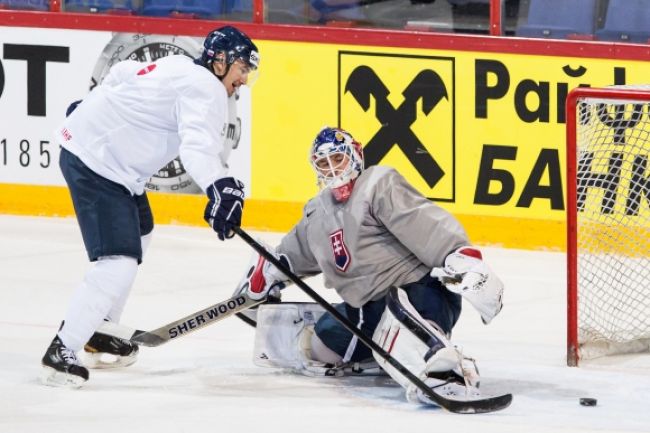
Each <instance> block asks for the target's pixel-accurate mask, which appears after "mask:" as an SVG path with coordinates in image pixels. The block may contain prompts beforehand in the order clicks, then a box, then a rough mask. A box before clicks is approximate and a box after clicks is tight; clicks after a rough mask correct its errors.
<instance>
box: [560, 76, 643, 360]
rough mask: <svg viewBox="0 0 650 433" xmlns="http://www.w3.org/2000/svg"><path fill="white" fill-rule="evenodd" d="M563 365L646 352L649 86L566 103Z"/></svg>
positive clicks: (592, 92) (582, 93)
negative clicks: (565, 358) (565, 336)
mask: <svg viewBox="0 0 650 433" xmlns="http://www.w3.org/2000/svg"><path fill="white" fill-rule="evenodd" d="M566 109H567V113H566V127H567V278H568V284H567V289H568V290H567V291H568V308H567V314H568V317H567V337H568V338H567V364H568V365H571V366H577V365H578V362H579V361H580V360H585V359H592V358H596V357H600V356H605V355H612V354H620V353H631V352H643V351H648V349H649V348H650V163H649V161H648V159H649V157H650V85H644V86H611V87H606V88H599V89H592V88H577V89H574V90H573V91H572V92H570V93H569V96H568V98H567V103H566Z"/></svg>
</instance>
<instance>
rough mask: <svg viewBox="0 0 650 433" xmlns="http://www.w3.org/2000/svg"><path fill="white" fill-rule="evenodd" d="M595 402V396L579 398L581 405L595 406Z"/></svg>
mask: <svg viewBox="0 0 650 433" xmlns="http://www.w3.org/2000/svg"><path fill="white" fill-rule="evenodd" d="M596 403H598V400H596V399H595V398H587V397H583V398H581V399H580V404H581V405H582V406H596Z"/></svg>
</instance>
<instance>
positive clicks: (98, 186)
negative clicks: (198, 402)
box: [42, 26, 259, 386]
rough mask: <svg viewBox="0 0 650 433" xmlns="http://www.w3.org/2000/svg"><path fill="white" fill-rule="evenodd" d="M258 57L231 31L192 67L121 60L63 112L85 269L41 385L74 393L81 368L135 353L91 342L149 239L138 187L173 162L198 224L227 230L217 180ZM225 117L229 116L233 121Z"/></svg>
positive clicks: (231, 196) (239, 193)
mask: <svg viewBox="0 0 650 433" xmlns="http://www.w3.org/2000/svg"><path fill="white" fill-rule="evenodd" d="M258 64H259V53H258V50H257V47H256V46H255V44H254V43H253V42H252V41H251V39H250V38H249V37H248V36H246V35H245V34H244V33H242V32H241V31H240V30H238V29H236V28H234V27H231V26H226V27H221V28H218V29H216V30H214V31H212V32H211V33H210V34H209V35H208V36H207V37H206V39H205V42H204V44H203V52H202V54H201V56H200V57H199V58H197V59H195V60H193V59H191V58H189V57H186V56H181V55H173V56H169V57H164V58H162V59H159V60H157V61H155V62H152V63H148V64H147V63H144V64H143V63H139V62H135V61H131V60H125V61H123V62H121V63H118V64H116V65H115V66H113V67H112V69H111V71H110V73H109V74H108V75H107V76H106V78H105V79H104V81H103V82H102V83H101V85H99V86H97V87H96V88H95V89H94V90H93V91H91V92H90V93H89V94H88V95H87V96H86V97H85V98H84V100H83V101H82V102H81V103H80V104H78V103H74V104H72V105H71V106H70V108H69V109H68V112H67V113H66V114H67V115H69V116H68V117H67V118H66V120H65V122H64V123H63V125H62V126H61V127H60V128H59V129H58V130H57V131H56V136H57V141H58V142H59V144H60V145H61V154H60V158H59V164H60V167H61V171H62V173H63V176H64V178H65V180H66V183H67V184H68V187H69V190H70V194H71V196H72V201H73V204H74V208H75V213H76V215H77V220H78V222H79V226H80V228H81V233H82V236H83V241H84V244H85V247H86V250H87V253H88V258H89V259H90V261H91V262H94V263H93V266H92V267H91V268H90V269H89V270H88V271H87V273H86V275H85V277H84V279H83V281H82V283H81V284H80V285H79V287H78V288H77V290H76V292H75V293H74V295H73V298H72V300H71V303H70V305H69V308H68V311H67V313H66V314H65V319H64V321H63V323H62V326H61V328H60V329H59V331H58V333H57V335H56V337H55V338H54V340H53V341H52V343H51V345H50V346H49V348H48V349H47V352H46V353H45V356H44V357H43V359H42V364H43V367H44V371H43V376H42V378H43V381H44V383H46V384H48V385H70V386H79V385H81V384H82V383H83V382H85V381H86V380H87V379H88V370H87V369H86V367H85V366H83V365H82V364H81V363H80V362H79V360H78V358H77V352H79V351H81V350H82V349H84V350H85V352H86V353H87V355H88V356H87V357H86V358H87V359H88V361H87V365H88V366H91V367H92V366H96V367H106V366H124V365H129V364H131V363H133V362H134V361H135V359H136V355H137V353H138V347H137V346H136V345H134V344H132V343H131V342H129V341H125V340H120V339H117V338H112V337H107V336H104V335H102V334H97V333H95V330H96V329H97V328H99V326H100V325H101V323H102V321H104V320H109V321H115V322H117V321H119V319H120V315H121V313H122V310H123V308H124V304H125V302H126V299H127V297H128V295H129V291H130V288H131V285H132V283H133V281H134V279H135V276H136V272H137V269H138V265H139V263H140V262H141V261H142V256H143V254H144V252H145V250H146V248H147V245H148V243H149V240H150V238H151V232H152V230H153V217H152V214H151V209H150V207H149V202H148V200H147V196H146V193H145V192H144V186H145V182H147V180H148V179H149V178H150V177H151V176H152V175H153V174H154V173H156V172H157V171H158V170H159V169H160V168H161V167H163V166H165V165H166V164H167V163H168V162H169V161H171V160H172V159H174V158H175V157H177V156H179V155H180V157H181V159H182V161H183V165H184V166H185V168H186V169H187V171H188V173H189V174H190V175H191V176H192V178H193V179H194V180H195V181H196V183H197V184H198V185H199V186H200V187H201V188H202V189H203V191H204V192H205V193H206V194H207V197H208V203H207V206H206V208H205V211H204V218H205V220H206V221H207V222H208V223H209V224H210V226H211V227H212V228H213V229H214V230H215V231H216V232H217V234H218V237H219V238H220V239H222V240H224V239H226V238H229V237H232V236H233V233H232V228H233V227H234V226H239V224H240V222H241V215H242V209H243V200H244V185H243V184H242V183H241V182H240V181H239V180H237V179H234V178H233V177H229V176H228V173H227V161H228V157H229V154H230V152H231V150H232V148H233V142H232V140H231V138H229V137H228V136H227V135H228V129H229V125H230V124H234V123H235V122H236V113H235V112H233V111H234V110H233V107H235V105H234V104H235V102H234V96H235V95H236V93H237V92H238V89H239V87H240V86H242V85H245V84H250V81H251V80H252V75H253V74H254V73H255V71H256V70H257V67H258ZM233 116H234V117H233Z"/></svg>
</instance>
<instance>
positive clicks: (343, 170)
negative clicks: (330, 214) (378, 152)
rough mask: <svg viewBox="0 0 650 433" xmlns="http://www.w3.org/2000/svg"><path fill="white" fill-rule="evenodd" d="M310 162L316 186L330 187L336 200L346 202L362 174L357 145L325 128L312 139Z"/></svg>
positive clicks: (343, 133) (340, 132)
mask: <svg viewBox="0 0 650 433" xmlns="http://www.w3.org/2000/svg"><path fill="white" fill-rule="evenodd" d="M310 160H311V164H312V167H314V170H315V171H316V177H317V178H318V184H319V186H320V187H321V188H330V189H331V191H332V194H333V195H334V198H335V199H336V200H337V201H340V202H342V201H346V200H347V199H348V198H349V197H350V194H352V187H353V186H354V181H355V179H356V178H357V177H359V175H360V174H361V172H362V171H363V148H362V147H361V144H360V143H359V142H358V141H356V140H355V139H354V138H353V137H352V135H351V134H350V133H349V132H347V131H345V130H343V129H340V128H332V127H329V126H326V127H325V128H323V129H321V130H320V132H319V133H318V135H317V136H316V139H314V142H313V144H312V146H311V154H310Z"/></svg>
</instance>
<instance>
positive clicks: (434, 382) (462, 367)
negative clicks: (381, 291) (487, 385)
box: [373, 279, 480, 403]
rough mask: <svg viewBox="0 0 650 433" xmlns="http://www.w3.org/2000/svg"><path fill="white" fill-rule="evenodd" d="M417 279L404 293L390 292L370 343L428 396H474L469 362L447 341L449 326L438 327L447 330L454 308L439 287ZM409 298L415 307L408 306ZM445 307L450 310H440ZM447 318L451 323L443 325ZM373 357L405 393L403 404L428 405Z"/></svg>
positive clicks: (474, 376)
mask: <svg viewBox="0 0 650 433" xmlns="http://www.w3.org/2000/svg"><path fill="white" fill-rule="evenodd" d="M423 280H425V279H423ZM423 280H421V281H420V282H418V283H415V284H412V285H407V286H406V287H407V288H406V290H404V289H398V288H393V289H391V291H390V292H389V295H388V296H387V297H386V309H385V311H384V312H383V315H382V318H381V321H380V323H379V325H378V326H377V328H376V330H375V333H374V335H373V340H374V341H375V342H376V343H377V344H378V345H380V346H381V347H382V348H383V349H384V350H386V351H387V352H389V353H390V354H391V356H392V357H394V358H395V359H396V360H397V361H399V362H400V363H401V364H402V365H404V366H405V367H406V368H408V369H409V371H411V372H412V373H413V374H415V375H416V376H418V377H419V378H420V379H421V380H423V381H424V382H425V383H426V384H427V385H429V386H430V387H431V388H432V389H433V390H434V392H437V393H441V394H443V395H445V396H448V397H454V398H462V399H467V398H470V399H471V398H476V397H479V396H480V393H479V391H478V383H479V376H478V370H477V369H476V365H475V363H474V361H473V360H472V359H470V358H467V357H465V356H463V354H462V351H461V350H460V349H459V348H457V347H456V346H454V345H453V344H452V343H451V342H450V340H449V331H450V330H451V328H449V329H443V326H444V327H447V328H448V327H449V325H450V324H451V326H452V327H453V324H454V323H455V320H456V319H457V317H458V315H457V313H458V312H460V305H458V306H457V307H456V304H455V301H456V299H455V298H454V297H451V298H447V294H446V293H445V292H446V290H444V289H442V290H439V289H440V288H436V287H435V286H434V287H429V288H428V289H427V284H426V283H427V281H423ZM427 291H428V295H427V293H426V292H427ZM409 292H410V293H409ZM407 293H408V294H407ZM412 300H415V301H416V302H419V303H420V305H418V306H417V307H416V306H414V304H413V303H412V302H411V301H412ZM450 300H451V302H449V301H450ZM445 304H446V306H445ZM445 309H449V310H452V311H444V310H445ZM454 310H456V311H454ZM421 312H426V314H427V315H429V317H432V316H434V315H436V316H437V320H438V321H440V322H442V323H443V326H439V325H438V323H437V322H436V321H434V320H432V319H431V318H426V319H425V318H424V317H423V314H421ZM454 317H455V318H454ZM449 319H451V322H447V323H445V321H446V320H449ZM375 359H376V360H377V362H378V363H379V365H380V366H381V367H382V368H383V369H384V370H386V372H387V373H388V374H389V375H390V376H391V377H392V378H393V379H395V380H396V381H397V382H398V383H399V384H400V385H402V386H403V387H404V388H405V389H406V396H407V399H408V400H409V401H418V400H420V401H425V402H427V403H431V401H429V400H428V399H427V398H426V396H424V395H423V394H422V392H421V391H420V390H419V389H418V388H416V387H415V386H414V385H413V384H412V383H411V382H410V381H409V380H408V379H407V378H406V377H405V376H403V375H402V374H401V373H400V372H399V371H398V370H397V369H395V368H394V367H393V366H392V365H390V364H389V363H388V362H386V361H385V360H384V359H382V358H381V357H379V356H378V355H376V354H375Z"/></svg>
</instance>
